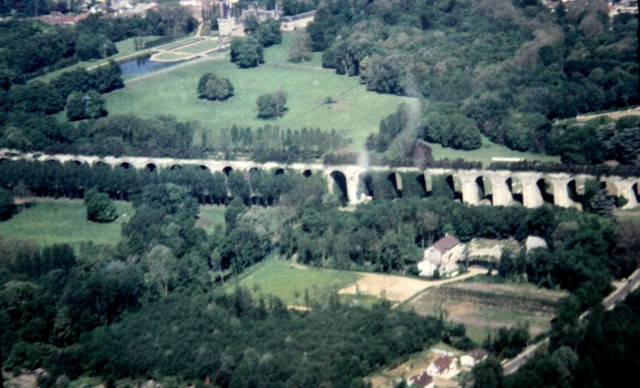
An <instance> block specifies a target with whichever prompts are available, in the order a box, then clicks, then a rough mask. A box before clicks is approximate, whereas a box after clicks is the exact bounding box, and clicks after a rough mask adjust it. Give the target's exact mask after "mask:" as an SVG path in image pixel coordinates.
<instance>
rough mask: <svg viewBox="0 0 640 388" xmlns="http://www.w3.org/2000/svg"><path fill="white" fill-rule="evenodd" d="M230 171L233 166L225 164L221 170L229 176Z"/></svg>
mask: <svg viewBox="0 0 640 388" xmlns="http://www.w3.org/2000/svg"><path fill="white" fill-rule="evenodd" d="M231 171H233V167H231V166H225V167H224V168H223V169H222V172H223V173H224V175H226V176H229V174H231Z"/></svg>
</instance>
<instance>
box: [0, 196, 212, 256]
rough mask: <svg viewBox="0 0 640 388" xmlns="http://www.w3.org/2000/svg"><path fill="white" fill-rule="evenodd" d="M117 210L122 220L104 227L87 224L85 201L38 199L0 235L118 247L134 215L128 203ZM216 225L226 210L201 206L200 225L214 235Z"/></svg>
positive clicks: (5, 223) (2, 226)
mask: <svg viewBox="0 0 640 388" xmlns="http://www.w3.org/2000/svg"><path fill="white" fill-rule="evenodd" d="M116 207H117V209H118V214H119V215H120V218H118V219H117V220H116V221H114V222H111V223H106V224H101V223H97V222H91V221H87V210H86V207H85V206H84V203H83V201H82V200H70V199H37V200H35V201H34V202H33V204H32V205H31V206H30V207H29V208H27V209H23V210H22V211H20V212H19V213H18V214H16V215H14V216H13V217H12V218H11V219H9V220H7V221H3V222H0V236H2V237H7V238H20V239H27V240H33V241H35V242H36V243H37V244H38V245H40V246H45V245H48V244H56V243H69V244H71V245H73V246H74V247H77V246H79V245H80V243H81V242H86V241H93V242H94V243H96V244H114V245H115V244H116V243H117V242H118V241H120V238H121V236H120V230H121V228H122V224H123V223H124V222H125V221H126V220H127V219H128V218H129V217H130V216H131V214H132V212H133V209H132V207H131V204H130V203H128V202H116ZM216 225H222V226H223V227H224V207H217V206H203V207H200V214H199V219H198V223H197V226H199V227H201V228H203V229H204V230H205V231H206V232H207V233H208V234H211V233H213V232H214V231H215V227H216Z"/></svg>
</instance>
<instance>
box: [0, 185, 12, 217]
mask: <svg viewBox="0 0 640 388" xmlns="http://www.w3.org/2000/svg"><path fill="white" fill-rule="evenodd" d="M15 206H16V205H15V200H14V199H13V193H12V192H11V191H10V190H5V189H3V188H0V221H4V220H8V219H9V218H11V216H13V212H14V210H15Z"/></svg>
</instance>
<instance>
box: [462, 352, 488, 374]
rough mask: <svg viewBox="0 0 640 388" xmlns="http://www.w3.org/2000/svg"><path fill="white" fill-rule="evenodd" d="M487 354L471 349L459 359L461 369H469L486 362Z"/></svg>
mask: <svg viewBox="0 0 640 388" xmlns="http://www.w3.org/2000/svg"><path fill="white" fill-rule="evenodd" d="M487 355H488V353H487V352H486V350H484V349H473V350H472V351H470V352H469V353H467V354H465V355H463V356H462V357H460V366H461V367H462V368H463V369H469V370H470V369H471V368H473V367H474V366H476V365H477V364H478V363H479V362H482V361H484V360H486V358H487Z"/></svg>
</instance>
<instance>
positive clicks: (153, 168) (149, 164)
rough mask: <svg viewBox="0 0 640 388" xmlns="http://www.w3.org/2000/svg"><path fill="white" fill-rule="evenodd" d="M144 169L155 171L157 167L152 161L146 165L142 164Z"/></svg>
mask: <svg viewBox="0 0 640 388" xmlns="http://www.w3.org/2000/svg"><path fill="white" fill-rule="evenodd" d="M144 169H145V170H147V171H149V172H154V171H156V170H157V169H158V167H157V166H156V165H155V164H153V163H147V165H146V166H144Z"/></svg>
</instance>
